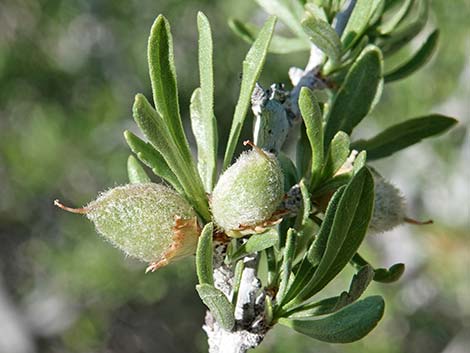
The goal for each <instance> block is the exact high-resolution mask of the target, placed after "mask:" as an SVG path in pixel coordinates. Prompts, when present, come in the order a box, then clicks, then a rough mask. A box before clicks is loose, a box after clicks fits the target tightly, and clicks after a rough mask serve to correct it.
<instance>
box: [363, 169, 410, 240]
mask: <svg viewBox="0 0 470 353" xmlns="http://www.w3.org/2000/svg"><path fill="white" fill-rule="evenodd" d="M372 175H373V176H374V184H375V203H374V212H373V213H372V218H371V220H370V223H369V232H370V233H372V234H376V233H383V232H386V231H388V230H391V229H393V228H395V227H396V226H398V225H400V224H402V223H403V222H405V219H406V217H405V199H404V198H403V196H402V194H401V192H400V190H399V189H397V188H396V187H395V186H394V185H392V184H391V183H390V182H389V181H387V180H386V179H384V178H383V177H382V176H381V175H380V174H378V173H377V172H375V171H374V170H372Z"/></svg>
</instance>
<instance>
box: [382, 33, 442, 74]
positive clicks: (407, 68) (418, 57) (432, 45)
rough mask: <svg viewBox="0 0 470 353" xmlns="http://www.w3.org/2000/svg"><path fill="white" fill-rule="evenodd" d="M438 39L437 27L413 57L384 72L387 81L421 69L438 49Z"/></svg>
mask: <svg viewBox="0 0 470 353" xmlns="http://www.w3.org/2000/svg"><path fill="white" fill-rule="evenodd" d="M438 40H439V30H437V29H436V30H435V31H434V32H432V33H431V34H430V35H429V37H428V38H427V39H426V41H425V42H424V43H423V45H422V46H421V48H419V50H418V51H417V52H416V53H415V54H414V55H413V56H412V57H411V58H409V59H408V60H407V61H405V62H404V63H403V64H401V65H400V66H398V67H396V68H394V69H393V70H391V71H389V72H386V73H385V74H384V80H385V82H392V81H396V80H401V79H402V78H405V77H407V76H410V75H411V74H413V73H414V72H415V71H417V70H419V69H420V68H421V67H422V66H424V65H425V64H426V63H427V62H428V61H429V59H430V58H431V56H432V55H433V53H434V52H435V51H436V48H437V43H438Z"/></svg>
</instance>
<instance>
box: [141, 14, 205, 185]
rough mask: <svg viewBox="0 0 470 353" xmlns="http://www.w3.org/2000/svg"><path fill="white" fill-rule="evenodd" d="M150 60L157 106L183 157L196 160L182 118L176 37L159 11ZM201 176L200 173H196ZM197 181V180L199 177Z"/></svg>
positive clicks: (189, 163) (191, 161)
mask: <svg viewBox="0 0 470 353" xmlns="http://www.w3.org/2000/svg"><path fill="white" fill-rule="evenodd" d="M148 63H149V72H150V81H151V83H152V92H153V100H154V102H155V108H156V110H157V112H158V113H159V115H160V116H161V117H162V119H163V121H164V122H165V124H166V125H167V127H168V131H169V132H170V135H171V137H172V139H173V142H174V143H175V145H176V146H177V148H178V150H179V151H180V154H181V156H182V158H183V160H184V161H185V162H186V163H187V164H188V165H192V164H194V161H193V159H192V156H191V151H190V149H189V144H188V141H187V139H186V135H185V134H184V130H183V125H182V122H181V116H180V110H179V103H178V88H177V83H176V70H175V64H174V60H173V39H172V37H171V32H170V24H169V23H168V20H167V19H166V18H165V17H163V16H162V15H159V16H158V17H157V19H156V20H155V22H154V23H153V26H152V29H151V30H150V37H149V40H148ZM196 177H197V178H199V176H196ZM196 182H197V181H196Z"/></svg>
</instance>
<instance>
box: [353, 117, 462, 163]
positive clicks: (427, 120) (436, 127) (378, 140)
mask: <svg viewBox="0 0 470 353" xmlns="http://www.w3.org/2000/svg"><path fill="white" fill-rule="evenodd" d="M456 123H457V120H455V119H454V118H450V117H447V116H444V115H440V114H432V115H428V116H423V117H419V118H415V119H410V120H407V121H405V122H403V123H400V124H397V125H394V126H392V127H389V128H388V129H386V130H385V131H382V132H381V133H380V134H378V135H376V136H374V137H372V138H371V139H368V140H358V141H356V142H354V143H353V144H352V146H351V147H352V148H353V149H356V150H366V151H367V158H368V159H369V160H374V159H379V158H384V157H387V156H390V155H392V154H393V153H395V152H397V151H400V150H402V149H404V148H406V147H409V146H411V145H413V144H415V143H418V142H420V141H421V140H422V139H424V138H427V137H431V136H434V135H437V134H440V133H442V132H444V131H446V130H448V129H450V128H451V127H452V126H454V125H455V124H456Z"/></svg>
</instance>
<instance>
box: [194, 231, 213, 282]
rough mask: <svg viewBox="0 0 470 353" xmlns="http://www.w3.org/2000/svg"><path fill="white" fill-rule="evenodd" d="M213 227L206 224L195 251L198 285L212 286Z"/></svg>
mask: <svg viewBox="0 0 470 353" xmlns="http://www.w3.org/2000/svg"><path fill="white" fill-rule="evenodd" d="M213 231H214V226H213V225H212V223H207V224H206V225H205V226H204V228H203V229H202V232H201V235H200V236H199V240H198V243H197V250H196V273H197V278H198V280H199V283H200V284H204V283H207V284H211V285H213V284H214V278H213V275H212V252H213V248H212V233H213Z"/></svg>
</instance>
